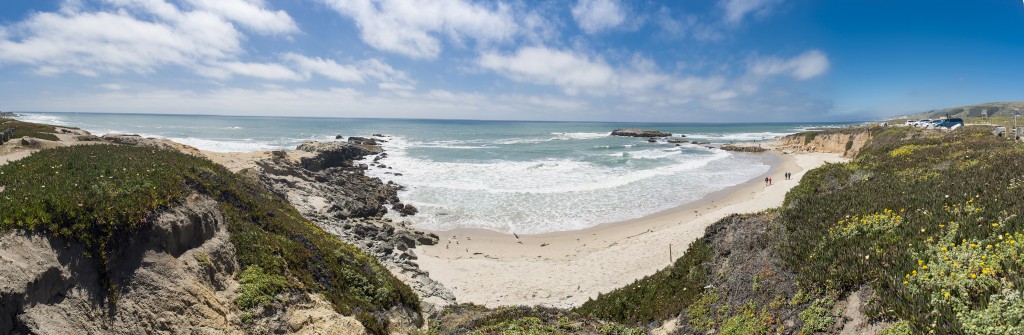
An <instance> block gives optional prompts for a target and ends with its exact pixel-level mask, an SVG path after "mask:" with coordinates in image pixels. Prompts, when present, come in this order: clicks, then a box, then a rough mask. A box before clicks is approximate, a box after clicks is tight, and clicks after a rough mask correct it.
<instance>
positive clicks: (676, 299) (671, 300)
mask: <svg viewBox="0 0 1024 335" xmlns="http://www.w3.org/2000/svg"><path fill="white" fill-rule="evenodd" d="M713 252H714V251H713V250H712V248H711V246H709V245H707V243H705V242H704V240H703V239H697V240H696V241H694V242H693V243H691V244H690V248H689V249H688V250H687V251H686V253H684V254H683V256H682V257H680V258H679V259H677V260H676V262H675V263H674V264H673V265H671V266H669V267H668V268H665V269H663V270H660V271H658V272H657V273H655V274H653V275H650V276H647V277H644V278H642V279H639V280H637V281H635V282H633V283H632V284H629V285H626V286H625V287H622V288H619V289H616V290H614V291H611V292H609V293H606V294H601V295H598V297H597V299H591V300H588V301H587V302H586V303H584V304H583V305H582V306H580V307H578V308H576V311H577V312H579V313H580V314H584V315H590V316H595V317H598V318H602V319H605V320H612V321H616V322H620V323H624V324H646V323H650V322H655V321H663V320H667V319H671V318H673V317H676V316H677V315H679V313H680V311H682V310H683V308H684V307H686V306H688V305H690V304H691V303H692V302H693V301H694V300H696V299H697V297H698V296H699V295H700V293H701V292H703V290H704V286H705V285H707V283H708V280H709V278H708V276H710V274H709V270H708V268H707V266H706V265H705V263H706V262H708V261H709V260H710V259H711V257H712V254H713Z"/></svg>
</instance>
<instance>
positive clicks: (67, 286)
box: [0, 195, 364, 334]
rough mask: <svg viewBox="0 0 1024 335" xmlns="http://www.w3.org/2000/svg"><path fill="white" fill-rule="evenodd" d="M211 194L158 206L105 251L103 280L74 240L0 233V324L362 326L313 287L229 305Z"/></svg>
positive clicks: (229, 247) (232, 284) (333, 329)
mask: <svg viewBox="0 0 1024 335" xmlns="http://www.w3.org/2000/svg"><path fill="white" fill-rule="evenodd" d="M228 234H229V233H228V230H227V224H226V222H225V221H224V217H223V215H222V214H221V213H220V211H219V209H218V207H217V202H216V201H214V200H213V199H211V198H209V197H204V196H198V195H194V196H192V197H189V198H188V200H187V201H186V202H185V204H184V205H181V206H178V207H175V208H173V209H170V210H167V211H164V212H163V213H160V214H159V215H158V216H157V217H156V219H155V220H154V222H153V224H151V225H149V226H147V228H144V229H143V231H141V232H139V233H138V234H135V235H133V237H131V238H130V239H129V240H127V241H125V243H124V244H123V245H122V246H120V247H119V248H118V249H117V250H116V252H114V253H113V254H112V257H111V260H110V268H109V273H110V276H111V278H110V280H111V282H112V283H113V284H114V285H115V287H116V290H117V291H116V292H117V293H116V294H117V298H116V301H115V300H114V299H112V297H111V296H110V295H109V293H108V290H107V289H106V288H104V285H103V284H102V283H103V281H102V279H101V277H100V274H99V271H98V269H99V267H98V266H99V264H98V263H97V262H96V261H95V260H94V259H92V258H89V257H85V256H83V252H84V249H83V248H82V247H81V245H79V244H77V243H74V242H70V241H67V240H63V239H60V238H54V237H48V236H45V235H42V234H37V233H25V232H19V231H13V232H8V233H6V234H4V235H2V236H0V273H3V274H4V275H3V276H0V333H5V334H6V333H13V334H68V333H77V334H86V333H91V334H211V333H216V334H250V333H285V332H287V333H305V334H362V333H363V332H364V330H363V326H362V325H361V324H360V323H359V322H358V321H356V320H355V319H354V318H351V317H346V316H343V315H340V314H338V313H337V312H335V311H334V309H333V308H332V307H331V306H330V304H328V303H326V302H324V301H323V299H322V298H320V297H318V296H313V295H304V294H296V295H295V296H292V297H287V298H286V300H287V301H286V302H284V303H280V304H279V306H275V307H277V308H272V309H261V310H259V311H258V312H257V313H255V314H252V315H251V316H248V317H246V318H247V319H249V321H243V320H242V315H243V312H242V311H239V310H238V309H237V307H235V305H234V304H233V299H234V298H235V296H236V292H235V290H237V288H238V283H237V281H235V279H234V277H235V275H236V273H237V272H238V270H239V267H238V264H237V262H236V259H237V258H236V255H235V248H234V245H233V244H232V243H231V242H230V237H229V235H228Z"/></svg>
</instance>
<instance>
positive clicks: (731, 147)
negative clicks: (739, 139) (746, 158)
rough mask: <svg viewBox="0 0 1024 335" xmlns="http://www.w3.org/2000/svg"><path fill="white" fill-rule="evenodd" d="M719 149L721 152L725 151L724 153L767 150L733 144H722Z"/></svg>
mask: <svg viewBox="0 0 1024 335" xmlns="http://www.w3.org/2000/svg"><path fill="white" fill-rule="evenodd" d="M721 149H722V150H726V151H738V152H765V151H767V150H768V149H765V148H762V147H760V146H756V147H755V146H750V145H735V144H723V145H722V147H721Z"/></svg>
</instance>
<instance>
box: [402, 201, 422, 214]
mask: <svg viewBox="0 0 1024 335" xmlns="http://www.w3.org/2000/svg"><path fill="white" fill-rule="evenodd" d="M419 211H420V210H419V209H417V208H416V206H413V205H410V204H406V205H405V206H402V209H399V210H398V213H400V214H402V216H407V215H416V213H419Z"/></svg>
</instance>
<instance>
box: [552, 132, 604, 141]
mask: <svg viewBox="0 0 1024 335" xmlns="http://www.w3.org/2000/svg"><path fill="white" fill-rule="evenodd" d="M551 135H555V137H554V138H552V139H555V140H590V139H595V138H603V137H608V136H609V135H608V133H551Z"/></svg>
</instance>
